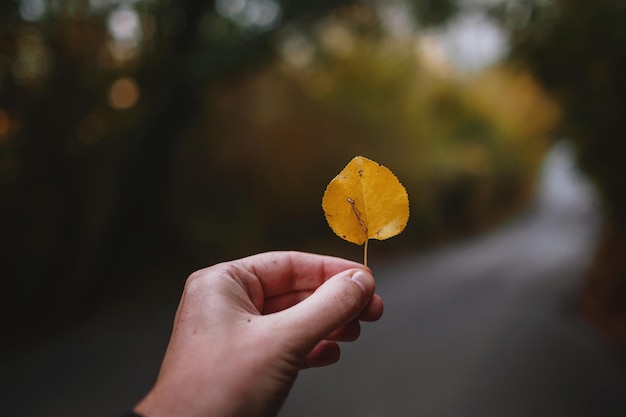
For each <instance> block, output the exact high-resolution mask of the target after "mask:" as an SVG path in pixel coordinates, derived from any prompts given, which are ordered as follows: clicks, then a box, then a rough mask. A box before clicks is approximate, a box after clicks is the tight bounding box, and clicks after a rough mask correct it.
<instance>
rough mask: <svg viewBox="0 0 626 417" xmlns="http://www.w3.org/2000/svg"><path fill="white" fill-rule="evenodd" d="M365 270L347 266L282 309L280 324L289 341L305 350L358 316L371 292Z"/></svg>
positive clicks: (373, 285) (370, 278)
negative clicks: (294, 302) (297, 300)
mask: <svg viewBox="0 0 626 417" xmlns="http://www.w3.org/2000/svg"><path fill="white" fill-rule="evenodd" d="M374 290H375V282H374V277H373V276H372V274H371V273H370V272H369V271H368V270H366V269H348V270H346V271H343V272H340V273H338V274H337V275H335V276H333V277H331V278H329V279H328V280H327V281H325V282H324V283H323V284H322V285H321V286H319V287H318V288H317V290H316V291H315V292H314V293H313V294H311V295H310V296H309V297H308V298H306V299H305V300H303V301H301V302H300V303H298V304H296V305H294V306H293V307H291V308H289V309H287V310H283V311H282V312H280V313H277V314H278V315H282V317H281V320H280V323H281V326H284V327H283V329H284V330H286V331H287V333H288V334H290V339H291V343H293V344H294V345H295V346H296V347H297V348H302V349H303V350H304V351H306V352H308V350H309V349H311V348H312V347H313V346H315V345H316V344H317V343H319V342H320V341H321V340H323V339H324V338H325V337H326V336H328V335H329V334H330V333H331V332H332V331H333V330H335V329H337V328H339V327H340V326H342V325H344V324H347V323H349V322H350V321H352V320H354V319H355V318H357V317H358V316H359V314H360V313H361V311H362V310H363V309H364V308H365V307H366V306H367V304H368V303H369V301H370V300H371V298H372V296H373V295H374Z"/></svg>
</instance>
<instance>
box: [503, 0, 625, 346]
mask: <svg viewBox="0 0 626 417" xmlns="http://www.w3.org/2000/svg"><path fill="white" fill-rule="evenodd" d="M511 4H512V3H511ZM513 6H514V7H509V8H504V9H501V11H504V13H503V16H505V17H507V18H508V22H509V24H510V25H511V26H512V27H513V29H514V30H513V35H514V36H513V44H514V51H513V56H514V57H515V58H517V59H519V60H520V61H521V62H523V64H524V65H528V66H530V68H531V69H532V71H533V72H535V73H536V74H537V76H538V78H539V80H540V81H541V82H542V83H543V84H544V85H545V86H546V88H547V89H548V90H549V91H550V92H551V93H552V94H553V95H554V96H555V97H556V98H557V99H558V100H559V102H560V104H561V105H562V108H563V111H564V118H563V124H562V135H563V136H565V137H568V138H571V139H573V140H574V141H575V143H576V145H577V147H578V150H579V155H580V162H581V164H582V166H583V167H584V169H585V170H586V171H587V172H588V173H589V175H590V177H591V178H592V179H593V180H594V182H595V183H596V185H597V186H598V188H599V191H600V193H601V196H602V198H603V202H604V204H605V206H606V209H607V213H606V214H607V218H606V222H605V227H604V234H603V238H602V241H601V243H600V246H599V249H598V252H597V254H596V257H595V261H594V263H593V265H592V267H591V269H590V271H589V273H588V277H587V280H586V283H585V286H584V288H583V294H582V304H583V308H584V310H585V311H586V313H587V314H588V315H589V316H590V317H591V318H592V319H593V320H595V321H597V322H598V323H600V324H601V325H602V326H603V327H605V328H606V329H607V330H608V331H609V332H610V333H611V334H612V335H613V336H616V337H618V338H619V340H620V341H621V342H622V343H626V331H625V330H624V329H626V327H625V326H626V193H625V192H624V183H623V181H624V178H626V170H625V167H626V164H624V155H625V154H626V118H624V114H623V113H624V108H625V107H626V4H625V3H623V2H619V1H614V0H597V1H586V0H555V1H527V2H523V3H522V2H520V3H518V2H516V3H515V5H513Z"/></svg>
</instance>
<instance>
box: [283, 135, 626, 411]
mask: <svg viewBox="0 0 626 417" xmlns="http://www.w3.org/2000/svg"><path fill="white" fill-rule="evenodd" d="M599 222H600V218H599V216H598V209H597V202H596V199H595V196H594V194H593V190H592V189H591V188H590V186H589V184H588V183H587V182H586V181H585V180H584V178H582V177H581V176H580V175H579V174H578V173H577V171H576V170H575V165H574V162H573V158H572V153H571V149H569V148H568V146H567V145H566V144H564V143H561V144H559V145H557V146H556V147H555V148H554V149H553V150H552V152H551V153H550V154H549V156H548V158H547V161H546V163H545V166H544V170H543V173H542V178H541V184H540V187H539V192H538V196H537V200H536V202H535V204H534V205H533V207H532V208H531V209H530V210H529V211H528V212H526V213H525V214H524V215H523V216H521V217H520V218H518V219H515V220H514V221H512V222H511V223H510V224H508V225H506V226H505V227H503V228H501V229H499V230H497V231H496V232H494V233H491V234H489V235H486V236H482V237H479V238H477V239H474V240H470V241H466V242H462V243H459V244H457V245H454V246H452V247H448V248H445V249H443V250H436V251H434V252H432V253H427V254H423V255H421V256H418V257H417V258H414V259H408V260H406V261H403V262H401V263H399V264H396V265H391V266H389V267H388V268H386V269H384V270H382V271H380V273H378V272H376V276H377V279H378V281H379V290H378V291H379V293H380V294H381V295H382V297H383V299H384V300H385V306H386V311H385V314H384V316H383V319H382V320H381V321H380V322H378V323H375V324H369V325H366V326H364V329H363V333H362V336H361V338H360V339H359V342H358V343H355V344H351V345H345V346H344V348H343V349H342V353H343V356H342V360H341V362H340V363H339V364H337V365H335V366H334V367H330V368H325V369H316V370H308V371H306V372H303V373H302V374H301V377H300V378H299V381H298V384H297V385H296V387H295V388H294V390H293V391H292V396H291V397H290V399H289V400H288V402H287V403H286V404H285V407H284V409H283V412H282V414H281V415H282V416H283V417H288V416H294V417H295V416H298V417H308V416H342V417H375V416H381V417H382V416H427V417H485V416H487V417H491V416H493V417H518V416H519V417H522V416H524V417H531V416H532V417H544V416H545V417H548V416H550V417H552V416H555V417H559V416H567V417H573V416H586V417H589V416H625V415H626V363H625V362H624V357H623V356H621V355H620V354H619V352H616V351H615V350H614V349H613V348H612V347H611V346H610V345H609V344H608V343H607V341H606V340H605V339H604V338H603V337H602V336H601V335H600V334H598V333H597V332H596V331H595V330H594V329H593V328H591V327H590V326H589V325H588V324H587V323H585V322H584V321H583V320H582V319H581V318H580V317H579V316H578V314H577V311H576V306H575V301H576V298H575V295H576V290H577V289H578V288H579V285H580V279H581V277H582V274H583V271H584V269H585V267H586V266H587V265H588V263H589V261H590V255H591V253H592V251H593V247H594V245H595V244H596V242H597V236H598V226H599Z"/></svg>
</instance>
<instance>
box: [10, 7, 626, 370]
mask: <svg viewBox="0 0 626 417" xmlns="http://www.w3.org/2000/svg"><path fill="white" fill-rule="evenodd" d="M625 17H626V6H624V5H622V3H620V2H617V1H613V0H598V1H594V2H588V1H584V0H474V1H471V0H354V1H330V0H323V1H308V0H306V1H305V0H300V1H290V0H216V1H207V0H202V1H200V0H169V1H168V0H7V1H3V2H2V3H0V245H1V247H0V274H1V276H2V284H3V289H2V303H1V304H0V306H1V308H2V314H1V316H2V327H3V333H4V334H5V337H4V340H5V342H4V343H3V347H2V349H3V352H6V353H5V355H7V356H6V357H8V358H10V357H11V355H14V354H16V353H15V352H20V351H23V350H24V349H29V348H32V347H33V346H40V345H41V343H43V341H46V340H56V339H59V338H62V337H65V336H64V335H67V334H71V333H72V332H73V331H75V329H76V328H79V327H80V326H81V325H83V324H84V323H87V322H89V320H91V319H92V318H94V317H99V318H102V317H107V316H108V315H111V314H117V313H115V312H119V311H127V310H128V309H133V310H136V311H147V310H149V309H150V308H152V307H154V306H160V305H168V306H170V305H175V303H176V301H177V299H178V297H179V295H180V291H181V288H182V285H183V283H184V280H185V278H186V277H187V276H188V274H189V273H191V272H192V271H194V270H195V269H198V268H201V267H204V266H208V265H210V264H213V263H216V262H219V261H222V260H228V259H232V258H236V257H241V256H245V255H248V254H252V253H255V252H260V251H266V250H274V249H295V250H306V251H315V252H320V253H325V254H332V255H337V256H345V257H348V258H352V259H355V260H359V259H361V256H362V255H361V248H358V247H356V246H354V245H351V244H349V243H347V242H344V241H342V240H341V239H339V238H337V237H336V236H335V235H334V234H333V233H332V232H331V230H330V228H329V227H328V226H327V225H326V223H325V220H324V216H323V213H322V211H321V207H320V202H321V196H322V194H323V191H324V189H325V186H326V184H327V183H328V182H329V181H330V180H331V179H332V178H333V177H334V175H336V174H337V173H338V172H339V171H340V170H341V169H342V168H343V166H344V165H345V164H346V163H347V162H348V161H349V160H350V159H351V158H352V157H353V156H355V155H363V156H366V157H369V158H371V159H374V160H376V161H377V162H380V163H382V164H383V165H386V166H387V167H389V168H390V169H391V170H392V171H393V172H394V173H395V174H396V175H397V176H398V177H399V179H400V180H401V182H402V183H403V184H404V185H405V186H406V188H407V190H408V194H409V198H410V203H411V218H410V221H409V225H408V227H407V229H406V230H405V231H404V232H403V233H402V234H401V235H399V236H398V237H395V238H394V239H393V241H388V242H385V243H380V244H378V243H375V244H374V245H372V246H371V248H370V259H371V261H372V262H373V264H374V265H376V264H377V263H378V264H379V265H383V264H390V263H394V262H397V261H399V260H402V259H406V258H408V257H411V256H413V255H415V254H422V253H425V252H428V251H432V250H435V249H434V248H443V247H446V246H447V245H450V244H453V243H454V242H459V241H464V240H466V239H471V238H473V237H475V236H478V235H479V234H481V233H485V232H489V231H492V230H495V229H496V228H497V227H498V226H501V225H502V224H506V223H508V222H509V221H511V220H512V219H515V218H517V217H518V216H519V215H521V214H522V213H525V212H526V210H528V208H529V207H530V206H531V205H532V203H533V201H535V197H536V195H537V190H538V188H539V186H540V176H541V167H542V164H543V162H544V160H545V158H546V155H547V152H548V151H549V150H550V149H552V147H553V144H554V143H555V142H556V141H557V140H559V139H562V138H567V139H569V140H570V145H568V146H570V147H571V149H572V150H573V152H574V155H575V156H574V158H575V159H576V160H577V161H578V162H576V163H577V164H579V166H580V167H582V169H583V171H584V172H585V174H586V175H588V176H589V177H590V178H591V179H592V180H593V183H594V185H595V187H596V189H597V190H598V192H599V199H600V206H601V208H602V210H603V214H604V216H603V218H604V225H605V226H604V229H603V230H604V234H603V235H602V239H601V241H600V244H599V245H598V248H597V249H596V247H595V246H594V247H593V248H590V249H587V251H588V252H593V253H596V252H595V251H596V250H597V253H596V255H594V259H595V260H594V261H592V262H591V264H590V266H589V268H585V271H586V272H585V275H584V278H583V279H582V281H581V285H580V300H579V301H580V309H581V311H583V312H584V313H585V315H586V316H587V317H588V318H589V319H590V320H591V321H593V322H594V323H596V324H598V325H599V326H600V327H601V328H602V329H604V330H605V331H606V332H607V334H610V335H612V336H613V337H614V340H616V341H617V342H620V341H621V342H623V340H622V339H621V337H623V336H622V335H623V333H624V332H623V331H622V329H623V318H624V317H626V315H625V314H626V310H625V309H624V306H625V305H626V303H625V302H624V301H625V299H624V297H625V296H626V280H625V279H624V276H626V266H625V263H626V241H625V240H624V233H626V226H625V225H624V216H623V213H624V212H625V211H624V210H625V209H626V207H625V206H626V197H625V196H624V193H623V191H622V190H623V185H622V184H623V183H622V179H623V178H624V176H623V175H622V172H623V171H624V169H623V167H622V166H623V162H622V159H623V156H622V155H623V150H624V147H625V145H624V143H626V142H624V140H623V137H624V135H625V134H626V125H625V122H624V120H626V119H624V118H623V116H622V114H621V113H622V108H624V106H623V104H624V103H622V102H623V101H624V100H625V97H626V82H625V80H626V48H625V46H626V30H624V27H626V26H625V25H624V23H625V19H624V18H625ZM167 331H169V329H165V333H167ZM161 347H162V346H159V348H161ZM158 352H161V351H160V350H159V351H158ZM156 357H158V355H156Z"/></svg>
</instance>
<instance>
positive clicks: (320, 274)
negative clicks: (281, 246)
mask: <svg viewBox="0 0 626 417" xmlns="http://www.w3.org/2000/svg"><path fill="white" fill-rule="evenodd" d="M241 265H242V266H243V267H244V268H246V269H247V270H248V271H250V272H251V273H253V274H254V275H255V276H256V277H257V278H258V280H259V281H260V283H261V285H262V287H263V292H264V296H265V298H269V297H276V296H278V295H282V294H286V293H289V292H298V291H312V290H315V289H316V288H317V287H319V286H320V285H322V283H324V281H326V280H327V279H329V278H330V277H332V276H334V275H336V274H338V273H339V272H342V271H345V270H347V269H351V268H365V267H364V266H363V265H362V264H360V263H358V262H354V261H349V260H347V259H343V258H337V257H334V256H326V255H318V254H313V253H305V252H293V251H292V252H266V253H261V254H258V255H252V256H249V257H246V258H243V259H241Z"/></svg>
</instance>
